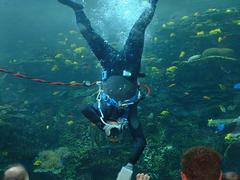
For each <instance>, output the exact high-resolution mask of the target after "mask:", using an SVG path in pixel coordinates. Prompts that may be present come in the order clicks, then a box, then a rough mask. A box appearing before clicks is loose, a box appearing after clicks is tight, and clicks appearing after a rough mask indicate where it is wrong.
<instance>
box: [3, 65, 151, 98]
mask: <svg viewBox="0 0 240 180" xmlns="http://www.w3.org/2000/svg"><path fill="white" fill-rule="evenodd" d="M0 72H2V73H6V74H9V75H11V76H14V77H17V78H22V79H27V80H30V81H34V82H37V83H43V84H49V85H59V86H71V87H77V86H87V87H90V86H94V85H96V84H97V82H96V81H95V82H89V81H83V82H81V83H64V82H52V81H46V80H44V79H38V78H33V77H29V76H26V75H24V74H20V73H16V72H11V71H8V70H6V69H2V68H0ZM140 86H142V87H143V88H145V89H146V90H147V95H148V96H149V95H150V94H151V89H150V87H148V86H147V85H146V84H140Z"/></svg>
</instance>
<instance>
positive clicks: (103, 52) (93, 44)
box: [58, 0, 118, 64]
mask: <svg viewBox="0 0 240 180" xmlns="http://www.w3.org/2000/svg"><path fill="white" fill-rule="evenodd" d="M58 1H59V2H60V3H62V4H64V5H67V6H69V7H71V8H72V9H73V10H74V12H75V15H76V21H77V25H78V27H79V31H80V32H81V34H82V35H83V37H84V38H85V39H86V41H87V42H88V44H89V46H90V48H91V50H92V51H93V53H94V54H95V56H96V57H97V58H98V59H99V60H100V61H104V62H105V64H107V63H108V62H106V61H109V59H111V57H109V56H116V55H117V54H118V51H116V50H115V49H114V48H112V47H111V46H110V45H109V44H108V43H107V42H106V41H105V40H104V39H103V38H102V37H101V36H100V35H98V34H97V33H96V32H95V31H94V29H93V28H92V26H91V23H90V21H89V19H88V17H87V16H86V14H85V13H84V11H83V6H82V5H81V4H79V3H76V2H74V1H73V0H58Z"/></svg>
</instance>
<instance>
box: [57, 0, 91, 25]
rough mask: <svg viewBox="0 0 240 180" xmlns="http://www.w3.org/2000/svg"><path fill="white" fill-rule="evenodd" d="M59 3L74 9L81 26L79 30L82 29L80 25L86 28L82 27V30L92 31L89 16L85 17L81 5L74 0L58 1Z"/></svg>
mask: <svg viewBox="0 0 240 180" xmlns="http://www.w3.org/2000/svg"><path fill="white" fill-rule="evenodd" d="M58 2H60V3H62V4H64V5H66V6H68V7H70V8H72V9H73V10H74V12H75V15H76V21H77V23H78V24H79V28H80V24H81V25H83V26H84V27H82V26H81V27H82V28H81V29H86V28H88V29H91V23H90V21H89V19H88V18H87V16H86V15H85V13H84V12H83V8H84V7H83V5H82V4H80V3H77V2H75V1H74V0H58Z"/></svg>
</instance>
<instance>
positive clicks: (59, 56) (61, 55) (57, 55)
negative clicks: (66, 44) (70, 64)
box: [55, 53, 63, 59]
mask: <svg viewBox="0 0 240 180" xmlns="http://www.w3.org/2000/svg"><path fill="white" fill-rule="evenodd" d="M61 58H63V54H61V53H59V54H56V56H55V59H61Z"/></svg>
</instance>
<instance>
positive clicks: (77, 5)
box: [58, 0, 83, 11]
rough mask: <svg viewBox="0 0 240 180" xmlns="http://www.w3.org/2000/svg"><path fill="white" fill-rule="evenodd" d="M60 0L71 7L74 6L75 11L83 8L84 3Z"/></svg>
mask: <svg viewBox="0 0 240 180" xmlns="http://www.w3.org/2000/svg"><path fill="white" fill-rule="evenodd" d="M58 2H60V3H62V4H64V5H66V6H69V7H70V8H72V9H73V10H74V11H79V10H82V9H83V5H82V4H80V3H77V2H75V1H74V0H58Z"/></svg>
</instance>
